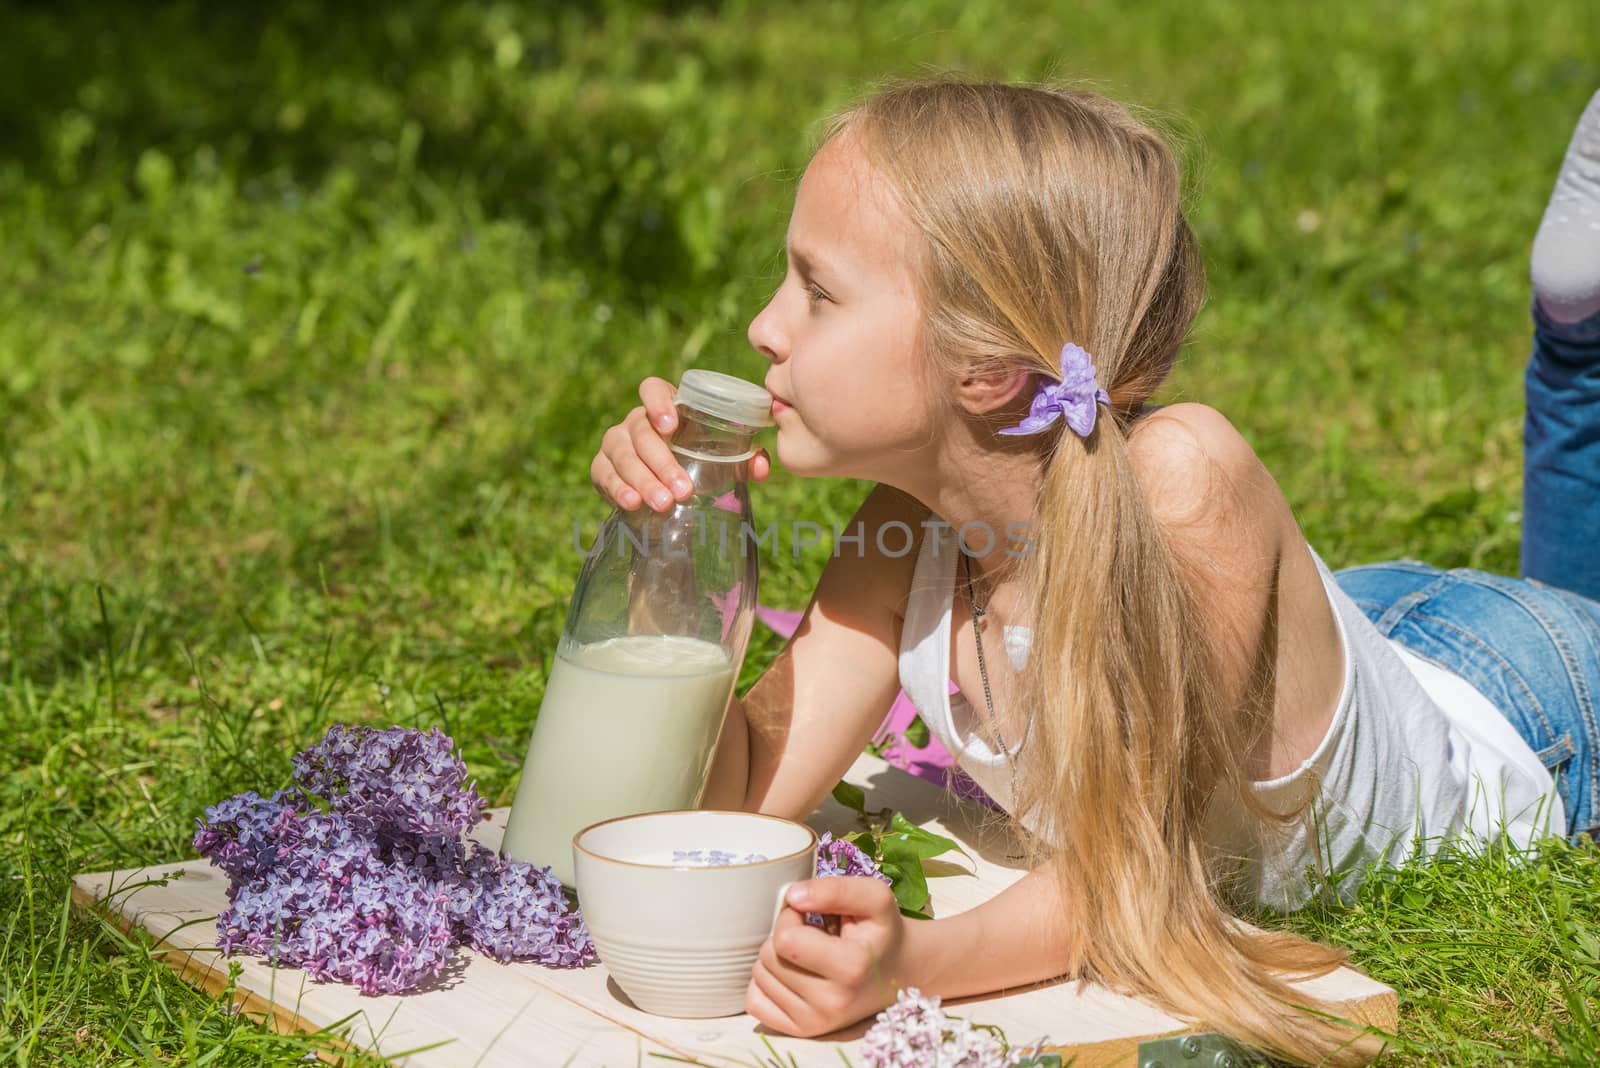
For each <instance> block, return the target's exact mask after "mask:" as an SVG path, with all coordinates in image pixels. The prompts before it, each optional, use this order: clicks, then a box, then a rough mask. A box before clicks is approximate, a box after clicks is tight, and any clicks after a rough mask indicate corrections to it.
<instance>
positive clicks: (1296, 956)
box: [825, 79, 1372, 1062]
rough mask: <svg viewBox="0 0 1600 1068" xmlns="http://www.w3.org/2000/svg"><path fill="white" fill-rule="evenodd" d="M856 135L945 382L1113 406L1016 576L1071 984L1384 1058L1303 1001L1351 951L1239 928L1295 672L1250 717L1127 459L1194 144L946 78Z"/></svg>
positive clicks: (1061, 480)
mask: <svg viewBox="0 0 1600 1068" xmlns="http://www.w3.org/2000/svg"><path fill="white" fill-rule="evenodd" d="M841 135H842V136H845V137H847V138H848V139H849V141H850V142H851V143H852V144H853V145H857V146H859V147H860V148H861V150H862V151H863V152H864V154H865V158H866V159H867V160H869V161H870V163H871V164H872V165H873V166H874V167H875V168H876V169H877V170H878V171H879V172H880V173H881V174H883V175H884V176H885V177H886V178H887V179H888V180H889V184H890V185H891V186H892V187H893V189H894V192H895V194H896V195H897V197H898V199H899V201H900V203H901V204H902V206H903V207H904V208H905V209H906V211H907V213H908V214H909V216H910V218H911V219H912V221H913V222H914V223H915V224H916V226H917V227H918V228H919V229H920V231H921V233H922V235H923V237H924V238H925V245H926V250H925V256H924V258H923V262H922V263H921V264H920V265H919V268H918V270H919V285H920V289H921V294H920V295H921V297H922V300H923V306H924V308H925V310H926V321H925V323H924V326H923V337H922V341H923V344H924V347H925V348H926V351H927V354H928V356H929V358H930V359H931V360H932V361H933V362H932V367H933V368H934V369H936V370H937V371H941V372H943V373H944V374H945V375H946V376H947V378H946V379H945V380H946V381H951V382H953V381H955V380H957V379H958V378H960V377H962V376H971V375H979V376H981V375H984V374H996V373H1007V372H1015V371H1017V370H1019V369H1020V370H1032V371H1037V372H1041V373H1043V374H1046V375H1049V376H1051V377H1055V376H1056V375H1057V374H1058V373H1059V370H1058V353H1059V351H1060V349H1061V346H1062V345H1063V344H1064V343H1065V342H1068V341H1071V342H1075V343H1077V344H1079V345H1081V346H1083V347H1084V348H1086V349H1087V350H1088V351H1089V352H1090V353H1091V354H1092V355H1093V358H1094V361H1095V364H1096V366H1097V368H1098V372H1099V381H1100V383H1101V384H1102V385H1103V386H1104V387H1105V388H1106V389H1107V390H1108V391H1109V393H1110V396H1111V412H1112V415H1111V418H1102V419H1101V420H1100V421H1099V423H1098V425H1097V428H1096V429H1095V431H1094V432H1093V433H1092V434H1091V435H1090V436H1089V437H1088V438H1086V439H1080V438H1078V437H1077V436H1076V435H1074V434H1073V433H1071V432H1070V431H1067V430H1060V431H1058V432H1052V435H1051V437H1052V438H1053V442H1054V444H1053V446H1052V447H1051V448H1050V453H1049V455H1048V456H1047V457H1045V458H1044V459H1043V467H1042V470H1043V478H1042V482H1041V484H1040V486H1039V488H1038V500H1037V504H1036V510H1035V515H1034V517H1033V524H1034V525H1033V528H1032V537H1033V539H1034V548H1033V551H1032V553H1031V554H1029V555H1028V556H1027V558H1026V559H1025V560H1023V561H1022V562H1021V563H1020V564H1019V565H1018V569H1019V575H1018V577H1019V579H1020V581H1019V583H1018V584H1019V585H1020V586H1021V588H1022V589H1024V590H1026V591H1030V592H1028V593H1027V594H1026V595H1025V596H1027V597H1028V598H1030V600H1029V611H1028V615H1030V616H1031V618H1032V621H1033V624H1034V633H1033V644H1032V654H1031V655H1030V657H1029V662H1028V666H1027V668H1026V669H1025V670H1024V671H1023V672H1022V673H1021V674H1020V675H1019V676H1018V678H1017V680H1016V685H1015V686H1014V687H1013V688H1012V691H1011V692H1012V693H1013V694H1014V695H1015V698H1016V700H1017V701H1018V704H1017V707H1018V708H1022V709H1027V710H1029V711H1030V713H1031V714H1030V716H1029V717H1028V718H1029V723H1030V727H1029V730H1030V731H1031V734H1030V735H1029V736H1028V743H1027V751H1026V756H1025V758H1024V759H1023V761H1022V764H1023V774H1021V775H1020V776H1019V778H1018V781H1017V785H1016V797H1015V803H1014V805H1013V813H1012V814H1013V816H1015V817H1016V818H1017V819H1018V821H1019V822H1021V823H1024V824H1028V823H1037V824H1039V825H1042V826H1045V827H1049V828H1053V829H1056V831H1055V833H1053V834H1052V835H1051V838H1052V841H1050V842H1048V843H1043V845H1044V846H1045V847H1047V848H1048V849H1049V851H1050V855H1051V857H1052V863H1053V866H1054V870H1055V871H1056V873H1057V874H1058V876H1059V879H1060V884H1059V885H1060V888H1061V891H1062V899H1063V901H1064V904H1065V909H1066V914H1065V915H1064V916H1062V917H1061V920H1062V921H1063V922H1064V923H1065V924H1066V928H1065V929H1067V930H1070V931H1072V932H1073V933H1074V935H1075V938H1074V942H1075V949H1074V951H1073V954H1072V959H1071V960H1070V961H1069V962H1067V963H1068V968H1067V970H1066V974H1069V975H1075V976H1082V977H1085V978H1091V979H1094V980H1097V981H1099V982H1102V983H1105V984H1107V985H1110V986H1112V987H1113V988H1116V989H1120V990H1123V991H1126V992H1130V993H1133V994H1135V995H1140V996H1144V997H1146V998H1149V999H1152V1000H1154V1001H1155V1002H1157V1003H1158V1004H1161V1005H1163V1006H1164V1007H1166V1008H1167V1009H1169V1010H1170V1011H1173V1012H1175V1013H1177V1014H1178V1015H1181V1016H1184V1017H1188V1018H1190V1019H1193V1020H1195V1021H1197V1022H1198V1023H1200V1024H1201V1025H1203V1026H1205V1027H1209V1028H1214V1029H1217V1030H1220V1031H1223V1032H1225V1033H1227V1034H1229V1035H1232V1036H1234V1037H1235V1038H1237V1039H1239V1040H1241V1041H1244V1042H1247V1043H1249V1044H1250V1045H1252V1046H1255V1047H1256V1048H1259V1049H1262V1050H1265V1051H1268V1052H1271V1053H1273V1054H1275V1055H1278V1056H1287V1057H1292V1058H1295V1059H1299V1060H1307V1061H1324V1062H1330V1061H1331V1062H1340V1061H1345V1060H1349V1061H1356V1060H1361V1059H1364V1058H1365V1057H1369V1056H1370V1055H1371V1053H1372V1049H1371V1048H1370V1046H1369V1045H1366V1044H1363V1048H1362V1049H1359V1050H1358V1049H1357V1048H1356V1047H1355V1046H1352V1045H1351V1041H1352V1039H1353V1038H1355V1037H1356V1036H1358V1035H1359V1033H1360V1032H1359V1031H1353V1030H1352V1029H1350V1028H1349V1027H1348V1026H1344V1025H1339V1024H1336V1023H1334V1022H1332V1021H1330V1020H1329V1019H1328V1018H1327V1016H1326V1015H1324V1014H1327V1013H1329V1012H1330V1009H1329V1007H1328V1006H1327V1005H1323V1004H1319V1003H1317V1002H1316V1001H1315V1000H1314V999H1311V998H1309V997H1308V996H1306V995H1304V994H1302V993H1300V992H1298V991H1296V990H1294V989H1293V988H1292V987H1291V986H1290V985H1289V980H1290V979H1291V978H1301V977H1308V976H1313V975H1320V974H1325V973H1327V972H1329V971H1331V970H1332V969H1334V968H1335V967H1337V966H1338V965H1339V963H1340V962H1341V960H1342V959H1343V954H1342V953H1340V952H1339V951H1338V950H1335V949H1332V948H1330V947H1327V946H1322V945H1319V944H1317V943H1314V942H1310V941H1307V940H1305V939H1302V938H1299V937H1297V936H1294V935H1290V934H1285V933H1274V932H1267V931H1261V930H1257V929H1255V928H1253V927H1249V926H1247V925H1245V924H1243V923H1241V922H1239V921H1238V920H1237V919H1236V918H1235V917H1234V916H1233V915H1231V914H1230V912H1229V911H1228V910H1227V909H1226V908H1225V907H1224V905H1223V903H1222V899H1223V889H1224V888H1223V885H1222V880H1223V878H1224V875H1225V871H1224V867H1223V865H1222V864H1221V863H1219V857H1218V856H1217V855H1215V853H1214V851H1213V850H1211V849H1210V848H1209V847H1208V844H1207V838H1206V833H1205V824H1206V820H1207V814H1208V812H1210V811H1212V806H1213V805H1214V804H1216V803H1217V802H1218V799H1219V798H1221V799H1223V801H1224V803H1230V804H1238V805H1241V806H1243V807H1244V808H1245V809H1247V810H1249V811H1253V812H1256V813H1257V815H1258V816H1261V815H1262V814H1261V812H1260V810H1259V808H1256V807H1254V806H1253V805H1252V804H1251V801H1250V797H1249V790H1248V789H1247V788H1246V787H1247V782H1248V778H1247V775H1246V772H1245V769H1244V767H1243V763H1242V762H1243V760H1244V754H1247V753H1249V752H1250V751H1251V749H1252V746H1253V744H1254V743H1255V742H1256V741H1257V740H1258V739H1259V737H1260V734H1259V731H1260V730H1261V728H1262V726H1263V724H1264V723H1265V722H1267V719H1268V717H1269V716H1270V713H1271V709H1272V700H1273V678H1272V674H1273V658H1272V656H1271V655H1270V649H1269V652H1268V654H1267V655H1264V656H1263V657H1260V658H1258V660H1260V661H1262V662H1261V663H1258V666H1257V669H1256V671H1255V677H1254V678H1253V680H1252V682H1251V685H1250V687H1249V691H1250V692H1249V693H1247V694H1246V695H1245V699H1244V702H1243V704H1244V707H1242V708H1241V707H1230V706H1229V702H1227V701H1226V700H1225V699H1224V698H1223V697H1222V695H1221V693H1220V689H1219V686H1218V685H1217V683H1216V673H1215V670H1214V667H1213V663H1214V660H1213V653H1212V651H1211V649H1210V647H1209V644H1208V642H1207V641H1206V640H1205V635H1206V627H1205V625H1204V622H1203V620H1204V617H1203V615H1202V613H1201V611H1200V606H1199V605H1198V604H1197V603H1196V598H1195V595H1194V593H1193V585H1192V584H1191V582H1190V581H1189V580H1188V579H1187V577H1186V574H1185V570H1184V566H1183V562H1182V561H1181V560H1180V559H1178V558H1177V557H1176V556H1175V554H1174V553H1173V551H1172V550H1171V548H1170V547H1169V544H1168V542H1167V540H1166V537H1165V536H1164V534H1163V533H1162V529H1161V525H1160V523H1159V522H1158V521H1157V519H1156V517H1155V516H1154V514H1153V513H1152V511H1151V509H1150V507H1149V505H1148V503H1147V502H1146V500H1145V497H1144V494H1143V492H1142V490H1141V488H1140V485H1139V482H1138V480H1137V478H1136V475H1135V471H1134V466H1133V463H1132V459H1131V455H1130V451H1129V444H1128V439H1127V432H1128V430H1129V428H1130V424H1131V420H1132V418H1133V416H1134V414H1136V413H1137V412H1138V411H1139V410H1140V408H1141V407H1142V406H1143V404H1144V403H1145V402H1146V401H1147V400H1148V399H1149V398H1150V396H1151V394H1152V393H1153V392H1154V391H1155V389H1156V388H1157V386H1159V385H1160V383H1161V382H1162V380H1163V379H1165V378H1166V376H1167V374H1168V372H1169V371H1170V370H1171V368H1172V365H1173V362H1174V361H1175V360H1176V358H1177V354H1178V349H1179V345H1180V343H1181V342H1182V340H1183V337H1184V335H1185V333H1186V332H1187V330H1188V328H1189V324H1190V322H1191V321H1192V320H1193V318H1194V316H1195V315H1196V313H1197V312H1198V311H1199V308H1200V304H1201V302H1202V300H1203V295H1204V287H1205V283H1204V277H1203V275H1204V268H1203V265H1202V261H1201V258H1200V254H1199V250H1198V248H1197V246H1196V243H1195V239H1194V235H1193V233H1192V232H1191V231H1190V228H1189V225H1188V222H1187V221H1186V219H1185V218H1184V214H1183V209H1182V203H1181V199H1182V198H1181V190H1180V175H1179V168H1178V165H1177V162H1176V160H1175V159H1174V156H1173V153H1172V151H1171V149H1170V148H1169V147H1168V145H1167V144H1166V142H1165V141H1164V140H1163V139H1162V138H1161V137H1160V136H1159V135H1158V134H1157V133H1156V132H1155V131H1154V130H1152V129H1151V128H1150V127H1149V126H1147V125H1146V124H1144V123H1142V122H1140V121H1139V120H1137V119H1136V118H1135V117H1134V116H1133V115H1132V114H1131V113H1130V112H1129V111H1128V110H1126V109H1125V108H1124V107H1122V106H1120V105H1118V104H1116V103H1114V102H1112V101H1110V100H1108V99H1107V98H1105V97H1104V96H1101V95H1099V94H1096V93H1092V92H1087V91H1082V90H1074V89H1068V88H1033V87H1024V86H1016V85H1001V84H984V83H968V82H962V81H954V80H947V79H940V80H934V81H918V82H902V83H896V84H892V85H890V86H888V87H886V88H884V89H881V90H879V91H877V92H876V93H874V94H873V95H872V96H871V97H870V98H868V99H867V100H865V101H864V102H863V103H861V104H859V105H857V106H855V107H853V108H851V109H849V110H847V111H845V112H843V113H842V114H840V115H838V116H837V117H835V118H834V120H833V121H832V122H831V123H830V125H829V126H828V128H827V131H826V135H825V136H826V138H827V139H830V140H831V139H833V138H835V137H838V136H841ZM1101 414H1102V415H1104V414H1105V413H1104V411H1103V410H1102V413H1101ZM1057 426H1058V427H1059V426H1060V424H1057ZM1030 440H1031V439H1030ZM1273 629H1274V628H1273V626H1272V623H1271V621H1270V620H1269V631H1271V630H1273ZM1274 640H1275V634H1272V633H1269V635H1268V638H1267V641H1268V642H1269V643H1270V642H1272V641H1274ZM1035 859H1036V860H1042V859H1043V857H1042V854H1041V856H1039V857H1036V858H1035ZM1307 1010H1310V1011H1307Z"/></svg>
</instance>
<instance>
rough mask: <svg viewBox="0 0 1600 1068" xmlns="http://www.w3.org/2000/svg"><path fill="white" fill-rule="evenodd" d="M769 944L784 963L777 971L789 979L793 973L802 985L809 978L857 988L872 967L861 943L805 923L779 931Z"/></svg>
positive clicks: (775, 930) (781, 963)
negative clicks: (835, 981) (837, 982)
mask: <svg viewBox="0 0 1600 1068" xmlns="http://www.w3.org/2000/svg"><path fill="white" fill-rule="evenodd" d="M784 911H785V912H786V913H787V912H790V910H789V909H785V910H784ZM768 944H769V945H771V946H772V950H773V953H774V955H775V956H776V957H777V958H778V961H779V964H780V967H779V968H775V969H773V970H774V971H776V972H779V974H782V975H784V977H785V978H786V979H787V978H788V977H789V976H790V973H793V974H794V975H795V976H796V982H799V983H802V984H804V983H805V980H806V978H808V977H809V978H812V979H815V980H816V981H817V982H818V983H822V984H826V983H829V982H832V981H834V980H837V981H839V982H842V983H844V984H846V985H855V984H857V983H860V982H862V981H863V980H865V979H867V978H868V973H869V972H870V971H871V968H872V957H871V954H870V953H869V952H868V949H867V947H866V946H865V945H863V944H862V943H861V942H858V941H855V940H853V939H845V938H839V937H837V936H835V935H830V934H828V933H826V932H825V931H823V930H822V928H820V927H812V926H810V925H809V924H807V923H806V922H805V921H804V920H800V921H799V922H798V923H796V924H794V925H793V926H783V925H780V926H779V927H778V928H775V929H774V930H773V932H772V938H771V939H770V940H769V942H768Z"/></svg>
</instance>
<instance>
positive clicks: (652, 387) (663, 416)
mask: <svg viewBox="0 0 1600 1068" xmlns="http://www.w3.org/2000/svg"><path fill="white" fill-rule="evenodd" d="M676 393H677V390H676V389H674V388H673V385H672V383H671V382H668V381H667V380H666V379H664V378H656V377H655V376H654V375H652V376H651V377H649V378H647V379H645V380H644V381H643V382H640V383H639V401H640V403H642V404H643V405H644V411H645V415H646V416H648V417H649V420H650V425H651V426H653V427H655V429H656V430H657V432H659V433H662V434H670V433H671V432H672V431H674V430H676V429H677V427H678V409H677V408H676V407H674V406H673V403H672V398H673V396H674V395H675V394H676Z"/></svg>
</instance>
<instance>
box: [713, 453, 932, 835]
mask: <svg viewBox="0 0 1600 1068" xmlns="http://www.w3.org/2000/svg"><path fill="white" fill-rule="evenodd" d="M926 516H927V511H926V509H924V508H923V507H922V506H921V505H920V504H918V503H917V502H916V501H915V500H913V499H912V498H910V497H908V496H906V495H905V494H902V493H901V492H899V491H898V490H895V489H892V488H890V487H888V486H882V485H880V486H877V487H875V488H874V489H873V490H872V492H871V493H869V494H868V495H867V498H866V500H865V501H863V502H862V505H861V507H860V508H859V509H858V510H857V511H856V514H855V516H854V517H853V518H852V519H851V520H850V524H849V525H848V526H847V527H846V528H845V530H844V533H845V534H846V535H851V534H855V533H860V534H861V535H862V537H861V540H860V542H859V543H857V542H845V541H843V540H842V539H841V542H840V545H839V546H836V547H835V550H834V554H833V556H831V557H830V558H829V560H828V563H827V565H826V566H825V567H824V568H823V572H822V577H821V579H819V580H818V582H817V589H816V592H815V593H814V594H813V595H812V598H811V603H810V604H809V605H808V606H807V607H806V611H805V615H804V617H803V618H802V619H801V621H800V626H799V629H797V630H796V631H795V634H794V637H793V638H791V639H790V640H789V643H788V644H787V645H785V646H784V648H783V651H782V652H780V653H779V654H778V656H777V658H776V659H774V660H773V662H772V664H771V665H770V666H769V667H768V668H767V670H766V671H765V672H764V673H763V674H762V675H761V677H760V678H759V679H757V680H756V682H755V684H754V685H753V686H751V687H750V691H749V692H748V693H746V694H745V695H744V697H743V698H742V699H740V698H735V699H734V700H733V701H731V702H730V703H729V708H728V718H727V721H726V722H725V724H724V726H723V731H722V736H721V738H720V740H719V741H718V743H717V753H716V756H715V757H714V758H713V761H712V768H711V777H710V781H709V784H708V785H707V787H706V793H705V796H704V798H703V800H702V802H701V804H702V805H703V806H704V807H706V808H737V809H747V810H750V811H756V812H766V813H770V814H772V815H777V816H786V817H788V818H790V819H797V820H803V819H805V818H806V817H808V816H810V815H811V813H812V812H814V811H815V810H816V807H817V806H818V805H819V804H821V803H822V800H823V798H825V797H827V796H828V793H829V791H831V790H832V789H833V787H834V784H836V783H837V782H838V781H839V779H840V778H841V777H842V776H843V775H844V773H845V772H846V771H847V770H848V769H849V767H850V765H851V763H852V762H854V760H855V759H856V757H857V756H859V755H860V754H861V750H862V747H864V746H865V745H866V743H867V742H868V741H869V740H870V739H871V737H872V732H873V730H874V729H875V728H876V727H877V726H878V724H879V723H881V722H882V721H883V717H884V715H885V714H886V713H887V712H888V710H889V705H890V704H891V703H892V702H893V701H894V696H895V692H896V691H897V690H898V688H899V674H900V673H899V649H900V627H901V617H902V613H903V611H904V604H905V598H906V594H907V591H908V590H909V589H910V588H911V574H912V569H913V568H914V566H915V563H916V551H915V549H916V542H915V539H913V543H912V545H911V546H910V547H909V549H908V551H906V552H904V553H902V554H900V555H898V556H891V555H889V554H888V553H886V552H884V551H882V549H880V547H879V540H880V539H879V538H878V537H877V532H878V531H879V530H880V529H881V528H882V527H884V525H886V524H890V523H898V524H901V525H903V526H904V527H905V528H906V531H908V532H909V533H911V534H918V535H920V533H921V530H920V528H919V524H920V523H921V522H922V520H923V519H924V518H926ZM905 540H906V535H905V534H904V533H902V532H901V531H898V530H896V531H893V532H891V533H889V534H886V535H885V536H884V538H883V539H882V541H883V544H884V545H885V546H887V547H888V548H889V549H891V550H897V549H898V548H899V547H900V546H901V545H902V544H903V543H904V541H905Z"/></svg>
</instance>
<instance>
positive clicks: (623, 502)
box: [589, 452, 644, 512]
mask: <svg viewBox="0 0 1600 1068" xmlns="http://www.w3.org/2000/svg"><path fill="white" fill-rule="evenodd" d="M589 481H590V482H593V483H594V488H595V490H596V491H598V492H599V494H600V496H602V497H604V498H605V499H606V500H608V501H610V502H611V503H612V504H614V505H616V506H617V507H618V508H621V509H623V510H624V511H629V512H631V511H633V510H634V509H635V508H637V507H639V506H640V505H641V504H643V503H644V499H643V498H642V497H640V496H639V494H638V492H637V491H636V490H634V489H633V488H632V487H630V486H629V485H628V484H627V483H626V482H624V481H623V480H622V476H621V475H619V474H617V469H616V468H615V467H614V466H612V463H611V459H610V457H608V456H606V454H605V453H603V452H602V453H600V454H598V455H597V456H595V458H594V463H592V464H590V465H589Z"/></svg>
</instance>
